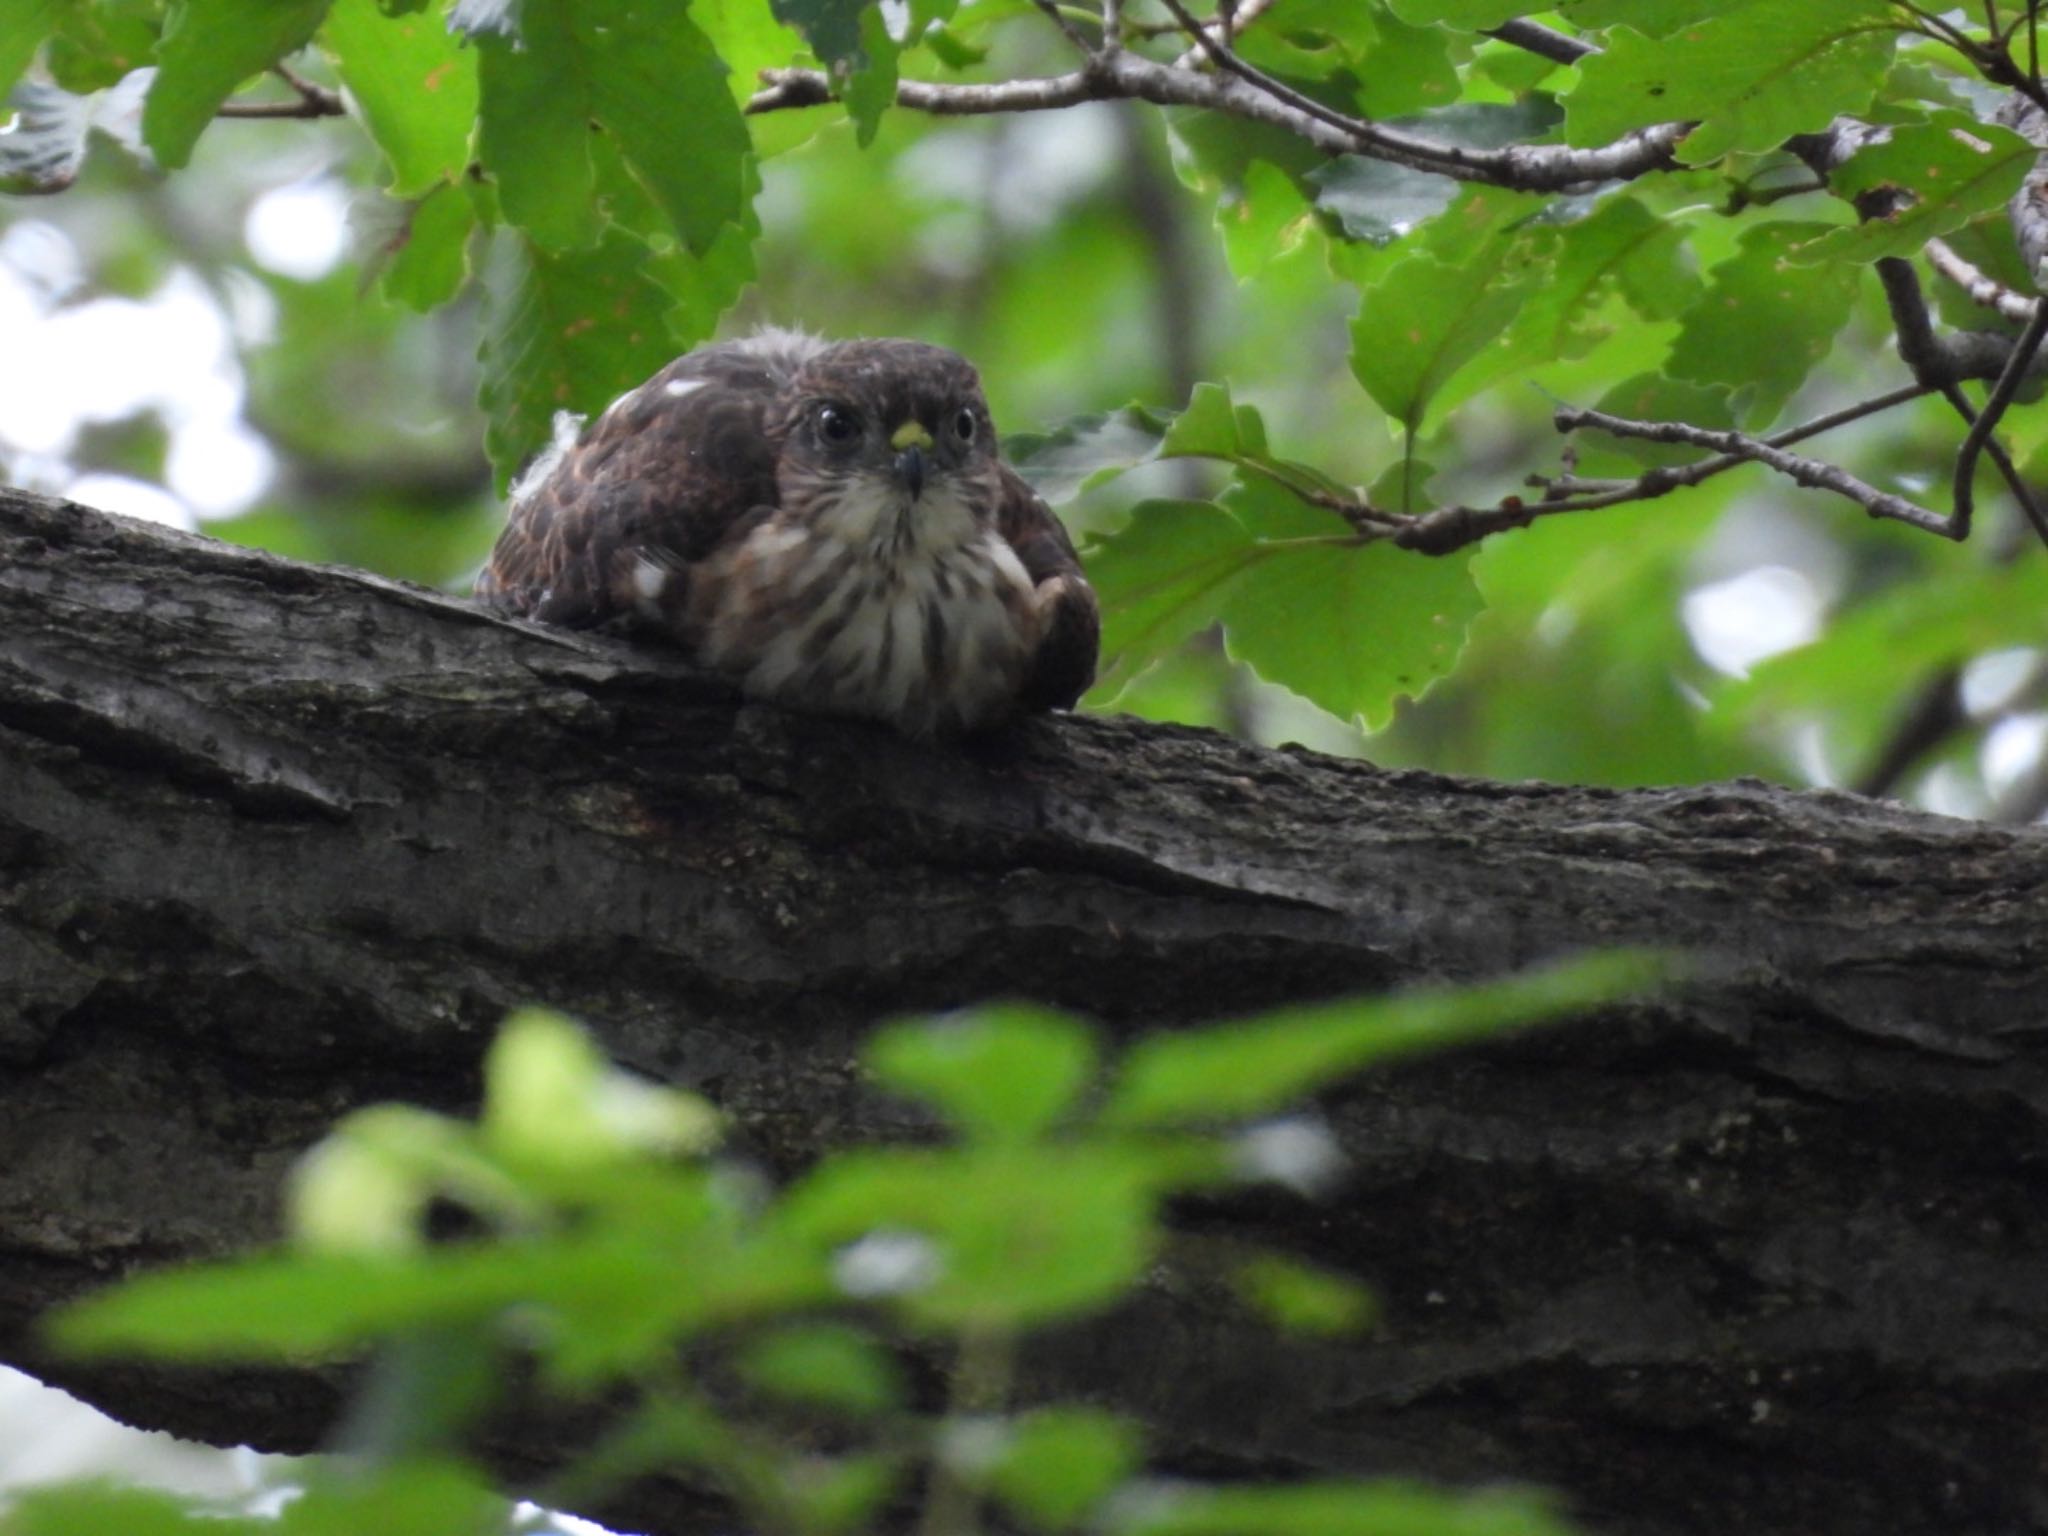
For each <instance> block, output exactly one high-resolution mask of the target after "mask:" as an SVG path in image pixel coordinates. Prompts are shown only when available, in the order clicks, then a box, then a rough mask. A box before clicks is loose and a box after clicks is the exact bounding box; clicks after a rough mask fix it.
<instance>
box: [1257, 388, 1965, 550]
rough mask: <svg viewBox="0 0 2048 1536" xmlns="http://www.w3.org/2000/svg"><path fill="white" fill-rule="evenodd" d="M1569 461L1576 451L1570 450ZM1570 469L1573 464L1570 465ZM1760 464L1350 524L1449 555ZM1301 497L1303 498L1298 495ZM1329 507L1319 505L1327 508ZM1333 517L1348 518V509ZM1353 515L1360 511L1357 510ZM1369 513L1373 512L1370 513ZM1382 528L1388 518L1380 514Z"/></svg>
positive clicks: (1583, 485)
mask: <svg viewBox="0 0 2048 1536" xmlns="http://www.w3.org/2000/svg"><path fill="white" fill-rule="evenodd" d="M1932 392H1933V386H1931V385H1926V384H1908V385H1906V386H1905V387H1904V388H1901V389H1894V390H1891V391H1889V392H1888V393H1886V394H1882V395H1876V396H1873V397H1872V398H1871V399H1868V400H1859V401H1858V402H1856V404H1854V405H1847V406H1844V407H1842V408H1841V409H1840V410H1836V411H1829V412H1828V413H1827V414H1826V415H1824V416H1816V417H1814V418H1813V420H1811V421H1807V422H1802V423H1801V424H1800V425H1798V426H1796V427H1788V428H1787V429H1786V430H1784V431H1783V432H1777V433H1773V434H1772V435H1771V436H1770V437H1768V438H1765V439H1764V440H1763V441H1764V443H1765V444H1766V445H1767V446H1769V447H1772V448H1784V447H1787V446H1789V445H1791V444H1793V443H1797V442H1801V441H1803V440H1804V439H1806V438H1809V437H1818V436H1819V435H1820V434H1821V433H1823V432H1828V431H1832V430H1833V429H1834V428H1836V427H1839V426H1844V425H1846V424H1848V423H1849V422H1852V421H1857V420H1860V419H1861V418H1863V417H1865V416H1874V415H1876V414H1877V413H1878V412H1880V411H1888V410H1890V409H1891V408H1892V407H1893V406H1895V405H1903V404H1905V403H1906V402H1907V401H1908V400H1917V399H1919V398H1920V397H1921V396H1922V395H1926V394H1931V393H1932ZM1565 451H1566V454H1567V455H1568V456H1569V455H1570V454H1571V447H1570V445H1569V444H1567V445H1566V450H1565ZM1567 462H1568V463H1570V462H1571V460H1570V459H1569V457H1568V459H1567ZM1752 462H1754V460H1753V458H1752V457H1751V456H1749V455H1746V454H1733V453H1723V454H1720V455H1718V456H1717V457H1715V458H1711V459H1701V460H1700V461H1699V462H1698V463H1697V464H1686V465H1683V466H1679V467H1675V468H1672V467H1660V468H1657V469H1652V470H1649V471H1646V472H1645V473H1643V474H1641V475H1638V476H1637V477H1636V478H1635V479H1633V480H1579V479H1576V478H1568V479H1559V480H1544V479H1538V478H1535V477H1531V479H1530V482H1529V483H1530V484H1531V485H1537V486H1542V487H1544V488H1545V495H1544V496H1543V497H1542V498H1541V499H1540V500H1537V501H1523V500H1522V499H1520V498H1519V497H1514V498H1509V499H1508V500H1506V501H1503V502H1501V503H1500V504H1499V505H1497V506H1491V507H1466V506H1455V507H1438V508H1436V509H1435V510H1433V511H1430V512H1425V513H1423V514H1422V515H1420V516H1419V517H1414V518H1409V519H1405V520H1402V521H1400V522H1399V523H1398V524H1396V525H1395V526H1393V527H1390V528H1389V527H1384V526H1376V525H1373V524H1372V523H1371V521H1370V520H1367V519H1361V518H1359V517H1357V516H1353V517H1352V523H1353V526H1354V527H1356V528H1357V529H1358V531H1359V533H1360V535H1361V536H1362V537H1363V538H1364V539H1366V540H1367V541H1370V540H1373V539H1391V540H1392V541H1393V542H1394V543H1395V544H1397V545H1399V546H1400V547H1401V548H1403V549H1412V550H1414V551H1416V552H1417V553H1418V554H1426V555H1447V554H1450V553H1451V552H1452V551H1453V550H1459V549H1463V548H1464V547H1465V546H1466V545H1468V544H1476V543H1478V542H1479V541H1480V540H1481V539H1484V538H1487V537H1489V536H1490V535H1492V534H1496V533H1505V532H1506V531H1508V530H1509V529H1512V528H1526V527H1528V526H1529V524H1531V523H1533V522H1535V521H1537V520H1538V519H1540V518H1546V517H1555V516H1558V515H1559V514H1561V513H1565V512H1597V511H1601V510H1603V509H1605V508H1608V507H1618V506H1623V505H1625V504H1627V503H1629V502H1635V501H1655V500H1656V499H1657V498H1659V497H1661V496H1668V495H1670V494H1671V493H1672V492H1673V491H1678V490H1684V489H1686V488H1687V487H1689V486H1695V485H1698V484H1700V483H1701V482H1703V481H1706V480H1711V479H1712V478H1713V477H1714V476H1716V475H1718V474H1722V473H1724V472H1726V471H1728V470H1731V469H1734V468H1737V467H1738V466H1740V465H1743V464H1748V463H1752ZM1295 494H1297V495H1300V494H1301V493H1300V492H1299V491H1296V493H1295ZM1322 504H1323V503H1318V505H1322ZM1331 510H1333V511H1338V512H1344V511H1345V510H1346V509H1345V508H1342V507H1334V506H1333V507H1332V508H1331ZM1352 510H1353V511H1354V512H1355V511H1356V509H1355V508H1354V509H1352ZM1368 510H1370V509H1368ZM1377 516H1378V518H1379V519H1380V520H1382V522H1384V521H1385V520H1386V519H1388V518H1389V516H1390V514H1386V513H1379V514H1377Z"/></svg>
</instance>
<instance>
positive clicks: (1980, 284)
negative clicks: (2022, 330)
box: [1927, 239, 2041, 325]
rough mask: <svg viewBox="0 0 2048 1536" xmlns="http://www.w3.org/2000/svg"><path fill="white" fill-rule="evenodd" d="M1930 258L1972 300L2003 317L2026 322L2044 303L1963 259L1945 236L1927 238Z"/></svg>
mask: <svg viewBox="0 0 2048 1536" xmlns="http://www.w3.org/2000/svg"><path fill="white" fill-rule="evenodd" d="M1927 262H1928V265H1929V266H1931V267H1933V268H1934V270H1935V271H1937V272H1939V273H1940V274H1941V275H1942V276H1943V277H1945V278H1947V279H1948V280H1949V281H1950V282H1952V283H1954V284H1955V285H1956V286H1957V287H1958V288H1960V289H1962V290H1963V293H1964V294H1965V295H1966V296H1967V297H1968V298H1969V300H1970V302H1971V303H1972V304H1981V305H1983V306H1984V308H1986V309H1989V310H1993V311H1995V312H1996V313H1997V314H1998V315H1999V316H2000V317H2001V318H2003V319H2006V320H2016V321H2018V322H2019V323H2020V324H2022V325H2024V324H2026V322H2027V321H2029V320H2031V319H2033V318H2034V312H2035V311H2036V310H2037V309H2039V308H2040V307H2041V301H2040V300H2039V299H2038V298H2028V297H2027V296H2026V295H2025V294H2023V293H2020V292H2018V291H2017V290H2015V289H2011V288H2008V287H2006V286H2005V284H2003V283H2001V282H2000V281H1999V280H1998V279H1997V278H1995V277H1993V276H1991V275H1990V274H1989V273H1988V272H1985V271H1984V270H1983V269H1982V268H1980V267H1978V266H1976V265H1974V264H1973V263H1971V262H1968V261H1966V260H1964V259H1963V258H1962V257H1961V256H1960V255H1958V254H1957V253H1956V249H1955V247H1954V246H1952V245H1950V244H1949V243H1948V242H1947V241H1946V240H1940V239H1935V240H1929V241H1928V242H1927Z"/></svg>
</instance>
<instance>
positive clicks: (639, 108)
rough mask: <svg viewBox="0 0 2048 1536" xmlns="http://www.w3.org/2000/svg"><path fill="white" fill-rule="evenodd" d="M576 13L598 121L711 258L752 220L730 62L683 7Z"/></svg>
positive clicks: (683, 231)
mask: <svg viewBox="0 0 2048 1536" xmlns="http://www.w3.org/2000/svg"><path fill="white" fill-rule="evenodd" d="M528 3H529V5H531V4H532V3H534V0H528ZM558 3H570V0H558ZM571 14H572V16H573V18H574V36H575V39H576V42H577V46H578V57H579V59H580V60H581V61H583V67H584V68H585V69H587V71H588V75H589V82H590V102H591V108H592V111H593V112H594V114H595V116H596V118H597V120H598V121H599V122H601V123H603V124H604V126H605V127H606V128H607V129H609V130H610V131H611V132H612V134H613V135H614V136H616V138H617V139H618V142H619V148H620V150H621V151H622V152H623V153H624V154H625V157H626V161H627V163H628V164H630V165H631V166H632V168H633V172H634V174H635V175H637V176H638V177H639V178H640V179H641V180H642V181H643V182H645V183H646V184H647V189H648V190H649V191H650V192H652V193H653V194H654V199H655V201H656V202H657V203H659V204H660V205H661V208H662V211H663V212H664V213H666V214H667V215H668V219H669V222H670V223H671V224H672V225H673V226H674V228H675V231H676V233H677V234H678V235H679V236H681V238H682V241H683V244H684V245H686V246H688V247H689V249H690V250H691V251H692V252H694V253H695V254H696V255H698V256H702V255H704V254H706V253H707V252H709V251H710V249H711V248H712V246H713V245H714V244H715V243H716V242H717V240H718V238H719V236H720V235H721V234H722V233H724V231H725V229H726V228H727V227H728V226H729V225H733V224H737V223H740V222H741V221H742V220H743V219H744V218H745V216H746V211H747V206H748V178H749V176H750V175H751V174H752V169H753V167H752V149H753V142H752V140H751V139H749V138H748V136H747V125H746V122H745V120H744V119H742V118H741V116H740V111H739V107H738V105H737V104H736V103H735V102H734V100H733V96H732V92H731V90H730V89H729V88H728V86H727V84H726V66H725V64H724V63H723V61H721V60H720V58H719V57H718V54H717V52H716V51H715V50H714V49H713V48H712V46H711V40H710V39H709V38H707V37H705V35H704V34H703V33H702V32H701V31H699V30H698V29H697V26H696V24H695V23H694V22H692V21H691V20H690V18H689V16H688V14H687V13H686V12H685V11H684V10H683V8H682V7H681V6H673V5H649V4H646V3H644V0H605V3H597V0H573V4H572V8H571Z"/></svg>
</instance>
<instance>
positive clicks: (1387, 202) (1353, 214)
mask: <svg viewBox="0 0 2048 1536" xmlns="http://www.w3.org/2000/svg"><path fill="white" fill-rule="evenodd" d="M1263 164H1264V162H1263V161H1260V162H1254V168H1255V169H1256V168H1258V167H1259V166H1262V165H1263ZM1275 174H1277V173H1275ZM1308 181H1309V184H1310V185H1311V186H1312V187H1314V188H1315V197H1316V206H1317V207H1318V208H1320V209H1322V210H1323V211H1324V212H1326V213H1329V214H1332V215H1334V216H1335V217H1336V220H1337V225H1338V227H1339V228H1340V229H1342V230H1343V231H1344V238H1345V239H1347V240H1364V241H1368V242H1370V243H1371V244H1373V245H1386V244H1388V243H1390V242H1392V241H1394V240H1397V239H1399V238H1400V237H1401V236H1402V235H1405V234H1406V233H1408V231H1409V230H1411V229H1413V228H1414V227H1415V226H1416V225H1418V224H1424V223H1427V222H1428V221H1429V220H1431V219H1433V218H1435V217H1436V216H1437V215H1438V214H1440V213H1442V212H1443V211H1444V210H1445V209H1446V208H1448V207H1450V205H1451V204H1452V203H1453V202H1454V201H1456V199H1457V196H1458V183H1457V182H1455V181H1453V180H1452V179H1451V178H1450V177H1448V176H1436V175H1432V174H1431V173H1430V172H1428V171H1414V170H1410V169H1409V168H1408V167H1407V166H1404V165H1394V164H1392V163H1390V162H1388V161H1385V160H1372V159H1368V158H1367V157H1366V156H1364V155H1339V156H1338V157H1337V158H1336V159H1334V160H1332V161H1330V162H1328V163H1327V164H1325V165H1320V166H1317V167H1316V168H1315V169H1314V170H1312V171H1311V172H1309V174H1308ZM1245 184H1246V187H1247V189H1249V187H1250V185H1251V181H1250V177H1249V176H1247V177H1246V183H1245ZM1290 185H1291V184H1290ZM1234 265H1235V264H1234V263H1233V267H1234Z"/></svg>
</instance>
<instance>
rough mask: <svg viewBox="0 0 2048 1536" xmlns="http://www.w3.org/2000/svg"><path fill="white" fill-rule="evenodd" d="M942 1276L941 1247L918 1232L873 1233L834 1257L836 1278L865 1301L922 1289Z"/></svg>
mask: <svg viewBox="0 0 2048 1536" xmlns="http://www.w3.org/2000/svg"><path fill="white" fill-rule="evenodd" d="M938 1277H939V1250H938V1249H937V1248H936V1247H934V1246H933V1244H932V1241H931V1239H930V1238H928V1237H923V1236H921V1235H919V1234H918V1233H916V1232H894V1231H881V1232H870V1233H869V1234H868V1235H867V1236H866V1237H863V1238H861V1239H860V1240H859V1241H857V1242H853V1243H849V1244H847V1246H846V1247H844V1248H842V1249H840V1250H839V1251H838V1252H837V1253H836V1254H834V1255H833V1256H832V1278H833V1280H834V1281H836V1282H837V1283H838V1286H839V1289H840V1290H841V1291H843V1292H845V1293H846V1294H847V1295H848V1296H853V1297H856V1298H859V1299H861V1300H868V1299H872V1298H874V1297H877V1296H901V1295H904V1294H905V1293H907V1292H910V1291H921V1290H923V1289H925V1288H926V1287H927V1286H929V1285H930V1284H931V1283H932V1282H933V1281H934V1280H936V1279H938Z"/></svg>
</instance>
